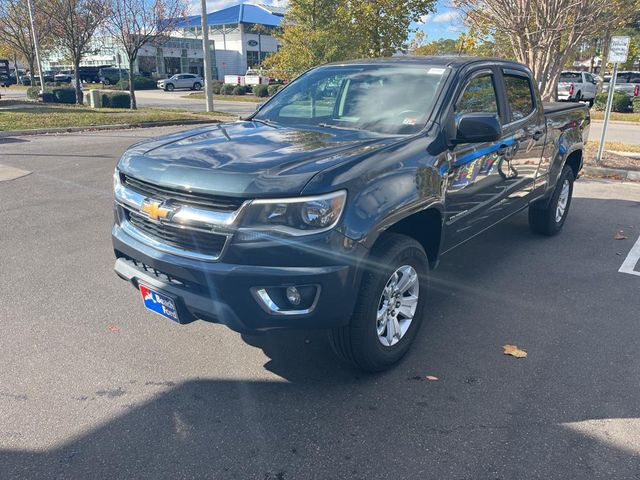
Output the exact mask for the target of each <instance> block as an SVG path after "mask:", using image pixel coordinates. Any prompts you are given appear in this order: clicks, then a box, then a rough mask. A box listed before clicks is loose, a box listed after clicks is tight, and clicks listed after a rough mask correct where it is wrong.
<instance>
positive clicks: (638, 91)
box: [602, 71, 640, 97]
mask: <svg viewBox="0 0 640 480" xmlns="http://www.w3.org/2000/svg"><path fill="white" fill-rule="evenodd" d="M610 84H611V75H605V77H604V83H603V84H602V91H603V92H608V91H609V85H610ZM614 91H616V92H623V93H626V94H627V95H629V96H631V97H637V96H640V72H634V71H630V72H629V71H626V72H618V76H617V77H616V86H615V88H614Z"/></svg>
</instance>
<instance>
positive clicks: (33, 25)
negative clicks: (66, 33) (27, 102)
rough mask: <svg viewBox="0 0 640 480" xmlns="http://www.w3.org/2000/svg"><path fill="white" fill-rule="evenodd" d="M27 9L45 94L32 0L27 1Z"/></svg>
mask: <svg viewBox="0 0 640 480" xmlns="http://www.w3.org/2000/svg"><path fill="white" fill-rule="evenodd" d="M27 8H28V9H29V23H31V33H32V34H33V48H34V50H35V51H36V63H37V64H38V73H39V74H40V93H42V94H44V75H43V73H42V64H41V63H40V46H39V45H38V34H37V33H36V26H35V23H34V21H33V5H32V4H31V0H27ZM31 78H33V77H31Z"/></svg>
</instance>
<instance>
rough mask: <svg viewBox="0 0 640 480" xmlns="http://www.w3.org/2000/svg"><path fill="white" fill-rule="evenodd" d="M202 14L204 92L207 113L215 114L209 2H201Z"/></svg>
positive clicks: (202, 0)
mask: <svg viewBox="0 0 640 480" xmlns="http://www.w3.org/2000/svg"><path fill="white" fill-rule="evenodd" d="M200 4H201V6H202V14H201V15H200V18H201V22H200V25H201V26H202V56H203V57H204V58H203V60H204V92H205V96H206V97H207V112H213V85H212V83H211V65H210V63H211V53H210V49H209V22H208V21H207V0H200Z"/></svg>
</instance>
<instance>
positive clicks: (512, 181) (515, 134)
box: [499, 68, 546, 214]
mask: <svg viewBox="0 0 640 480" xmlns="http://www.w3.org/2000/svg"><path fill="white" fill-rule="evenodd" d="M501 73H502V80H503V86H504V87H503V92H504V97H505V103H506V105H507V112H506V115H507V121H506V122H505V124H504V125H503V126H502V133H503V135H504V137H505V141H504V143H505V144H506V145H507V148H506V149H505V151H504V155H503V157H502V159H501V162H500V168H499V173H500V175H501V176H502V178H503V179H504V188H505V191H504V196H503V198H502V199H501V201H502V204H503V212H504V213H505V214H512V213H515V212H516V211H518V210H520V209H521V208H523V207H525V206H526V205H527V204H528V202H529V199H530V197H531V194H532V192H533V190H534V188H535V178H536V173H537V171H538V168H539V166H540V160H541V158H542V152H543V150H544V145H545V134H546V125H545V117H544V111H543V109H542V106H541V105H539V102H538V98H537V95H536V94H535V90H534V86H533V84H532V81H531V77H530V75H529V74H528V73H527V72H526V71H524V70H517V69H510V68H508V69H502V72H501Z"/></svg>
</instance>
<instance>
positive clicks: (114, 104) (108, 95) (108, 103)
mask: <svg viewBox="0 0 640 480" xmlns="http://www.w3.org/2000/svg"><path fill="white" fill-rule="evenodd" d="M102 106H103V107H104V108H131V97H130V96H129V94H128V93H124V92H102Z"/></svg>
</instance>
